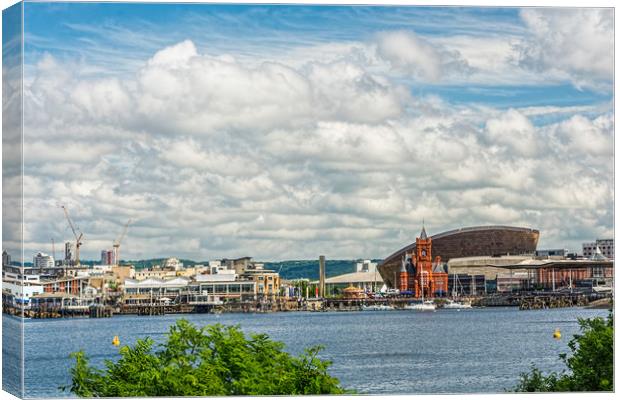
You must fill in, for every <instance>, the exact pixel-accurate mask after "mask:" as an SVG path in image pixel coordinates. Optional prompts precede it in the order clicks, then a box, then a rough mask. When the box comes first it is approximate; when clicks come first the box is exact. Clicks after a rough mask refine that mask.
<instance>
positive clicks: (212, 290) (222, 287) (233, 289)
mask: <svg viewBox="0 0 620 400" xmlns="http://www.w3.org/2000/svg"><path fill="white" fill-rule="evenodd" d="M231 272H232V273H218V274H203V275H196V278H195V280H194V281H193V282H191V283H190V284H189V291H190V293H193V294H202V295H210V296H215V298H218V299H223V300H225V301H249V300H255V299H256V298H257V286H258V285H257V283H256V282H253V281H244V280H237V279H236V278H237V276H236V274H235V273H234V271H231Z"/></svg>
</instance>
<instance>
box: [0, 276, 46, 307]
mask: <svg viewBox="0 0 620 400" xmlns="http://www.w3.org/2000/svg"><path fill="white" fill-rule="evenodd" d="M40 293H43V286H42V285H41V282H40V276H39V275H36V274H28V275H25V274H22V273H21V271H19V270H18V271H7V270H4V269H3V271H2V301H3V303H4V304H8V305H10V306H13V307H24V308H28V307H30V304H31V301H30V300H31V298H32V297H33V296H36V295H38V294H40Z"/></svg>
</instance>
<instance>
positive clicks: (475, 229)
mask: <svg viewBox="0 0 620 400" xmlns="http://www.w3.org/2000/svg"><path fill="white" fill-rule="evenodd" d="M498 229H499V230H505V231H515V232H536V233H539V231H538V230H537V229H532V228H524V227H518V226H506V225H486V226H485V225H480V226H469V227H464V228H457V229H452V230H449V231H445V232H441V233H437V234H435V235H432V236H431V240H437V239H441V238H444V237H447V236H451V235H458V234H461V233H469V232H481V231H492V230H498ZM414 248H415V242H413V243H411V244H408V245H407V246H405V247H403V248H402V249H400V250H397V251H395V252H394V253H392V254H390V255H389V256H388V257H386V258H385V259H384V260H383V261H382V262H381V264H379V266H380V265H383V264H385V263H386V262H388V261H391V260H392V259H393V258H394V257H396V256H398V255H400V254H402V253H405V252H408V251H409V250H412V249H414Z"/></svg>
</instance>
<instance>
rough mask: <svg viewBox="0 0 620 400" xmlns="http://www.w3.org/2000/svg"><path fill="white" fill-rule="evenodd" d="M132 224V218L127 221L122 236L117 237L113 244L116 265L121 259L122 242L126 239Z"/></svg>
mask: <svg viewBox="0 0 620 400" xmlns="http://www.w3.org/2000/svg"><path fill="white" fill-rule="evenodd" d="M130 224H131V219H130V220H129V221H127V223H126V224H125V227H124V228H123V232H121V234H120V236H119V237H117V238H116V240H115V241H114V243H113V244H112V246H113V247H114V265H118V263H119V261H120V260H121V258H120V257H121V242H122V241H123V239H125V235H127V228H128V227H129V225H130Z"/></svg>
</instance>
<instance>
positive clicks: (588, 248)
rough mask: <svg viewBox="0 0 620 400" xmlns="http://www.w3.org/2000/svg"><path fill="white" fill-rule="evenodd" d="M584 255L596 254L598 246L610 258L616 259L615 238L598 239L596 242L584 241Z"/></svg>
mask: <svg viewBox="0 0 620 400" xmlns="http://www.w3.org/2000/svg"><path fill="white" fill-rule="evenodd" d="M581 247H582V249H583V256H584V257H592V256H593V255H595V254H596V248H597V247H598V248H599V249H600V250H601V253H602V254H603V255H604V256H605V257H607V258H609V259H612V260H613V259H614V240H613V239H596V242H591V243H583V244H582V246H581Z"/></svg>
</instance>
